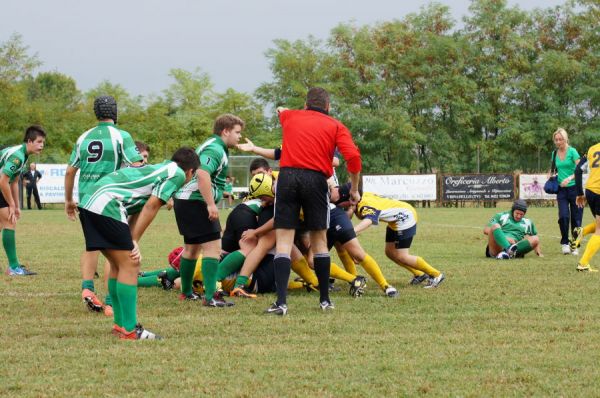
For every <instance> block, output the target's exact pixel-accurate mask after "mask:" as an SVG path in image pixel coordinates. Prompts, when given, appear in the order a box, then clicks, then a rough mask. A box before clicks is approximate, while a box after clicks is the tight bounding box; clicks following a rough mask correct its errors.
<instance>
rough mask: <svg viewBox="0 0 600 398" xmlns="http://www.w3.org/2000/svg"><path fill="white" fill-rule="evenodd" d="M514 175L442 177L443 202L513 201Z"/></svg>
mask: <svg viewBox="0 0 600 398" xmlns="http://www.w3.org/2000/svg"><path fill="white" fill-rule="evenodd" d="M514 188H515V177H514V176H513V175H512V174H465V175H454V176H452V175H445V176H442V199H443V200H512V199H514V197H515V190H514Z"/></svg>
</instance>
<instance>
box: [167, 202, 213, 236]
mask: <svg viewBox="0 0 600 398" xmlns="http://www.w3.org/2000/svg"><path fill="white" fill-rule="evenodd" d="M173 209H174V210H175V220H177V228H179V234H180V235H183V241H184V242H185V243H187V244H189V245H196V244H201V243H206V242H212V241H214V240H219V239H221V223H220V222H219V220H215V221H210V220H209V219H208V209H207V207H206V203H204V202H202V201H201V200H182V199H175V201H174V205H173Z"/></svg>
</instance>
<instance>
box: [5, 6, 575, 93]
mask: <svg viewBox="0 0 600 398" xmlns="http://www.w3.org/2000/svg"><path fill="white" fill-rule="evenodd" d="M439 2H440V3H442V4H445V5H448V6H449V7H450V9H451V11H452V15H453V16H454V18H455V20H457V21H460V20H461V18H462V17H463V16H464V15H465V14H467V13H468V7H469V4H470V2H469V1H468V0H441V1H439ZM1 3H2V7H1V13H0V42H5V41H6V40H7V39H8V38H9V37H10V35H11V34H13V33H15V32H18V33H20V34H21V35H22V36H23V41H24V43H25V44H26V45H28V46H29V47H30V51H31V53H37V54H38V56H39V58H40V60H41V61H42V62H43V66H42V67H41V68H40V70H43V71H58V72H61V73H64V74H67V75H69V76H71V77H73V78H74V79H75V80H76V81H77V84H78V86H79V88H80V89H81V90H88V89H90V88H92V87H95V86H96V85H97V84H98V83H100V82H101V81H102V80H105V79H107V80H109V81H111V82H112V83H118V84H121V85H122V86H124V87H125V88H126V89H127V90H128V91H129V92H130V93H131V94H132V95H148V94H151V93H160V92H161V91H162V90H163V89H165V88H166V87H168V86H169V84H170V83H171V82H172V81H171V79H170V78H169V76H168V73H169V70H170V69H172V68H184V69H186V70H193V69H194V68H196V67H200V68H201V69H202V71H204V72H206V73H208V74H209V75H210V77H211V80H212V81H213V83H214V84H215V88H216V90H217V91H224V90H225V89H227V88H229V87H231V88H233V89H235V90H237V91H243V92H253V91H254V90H255V89H256V88H257V87H258V86H259V85H260V84H261V83H262V82H265V81H269V80H270V79H271V73H270V70H269V66H268V63H267V60H266V58H265V56H264V53H265V51H266V50H267V49H269V48H272V47H273V40H274V39H288V40H298V39H306V38H307V37H308V36H309V35H313V36H315V37H317V38H321V39H325V38H327V37H328V36H329V32H330V30H331V29H332V28H333V27H335V26H336V25H338V24H339V23H341V22H351V21H353V22H354V23H356V24H358V25H365V24H373V23H376V22H381V21H387V20H392V19H401V18H402V17H403V16H405V15H406V14H409V13H412V12H418V11H419V8H420V7H422V6H423V5H426V4H428V3H429V1H425V0H411V1H399V0H331V1H328V0H321V1H316V0H303V1H301V2H291V1H285V0H229V1H227V0H222V1H219V0H216V1H205V0H195V1H194V0H168V1H167V0H163V1H160V0H145V1H139V0H95V1H90V0H2V2H1ZM508 3H509V4H510V5H518V6H519V7H520V8H522V9H527V10H531V9H533V8H535V7H551V6H556V5H559V4H563V3H564V0H560V1H559V0H522V1H519V2H517V1H514V0H509V1H508Z"/></svg>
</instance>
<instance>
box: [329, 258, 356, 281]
mask: <svg viewBox="0 0 600 398" xmlns="http://www.w3.org/2000/svg"><path fill="white" fill-rule="evenodd" d="M329 274H330V276H331V277H332V278H335V279H339V280H342V281H346V282H352V281H353V280H354V278H355V276H354V275H352V274H351V273H349V272H346V271H344V270H343V269H342V268H341V267H340V266H339V265H337V264H336V263H331V267H330V268H329Z"/></svg>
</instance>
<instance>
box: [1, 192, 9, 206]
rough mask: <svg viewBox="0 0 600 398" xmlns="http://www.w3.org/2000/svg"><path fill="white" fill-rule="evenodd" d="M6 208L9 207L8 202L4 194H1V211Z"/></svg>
mask: <svg viewBox="0 0 600 398" xmlns="http://www.w3.org/2000/svg"><path fill="white" fill-rule="evenodd" d="M4 207H8V203H7V202H6V199H4V196H3V195H2V192H0V209H2V208H4Z"/></svg>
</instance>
